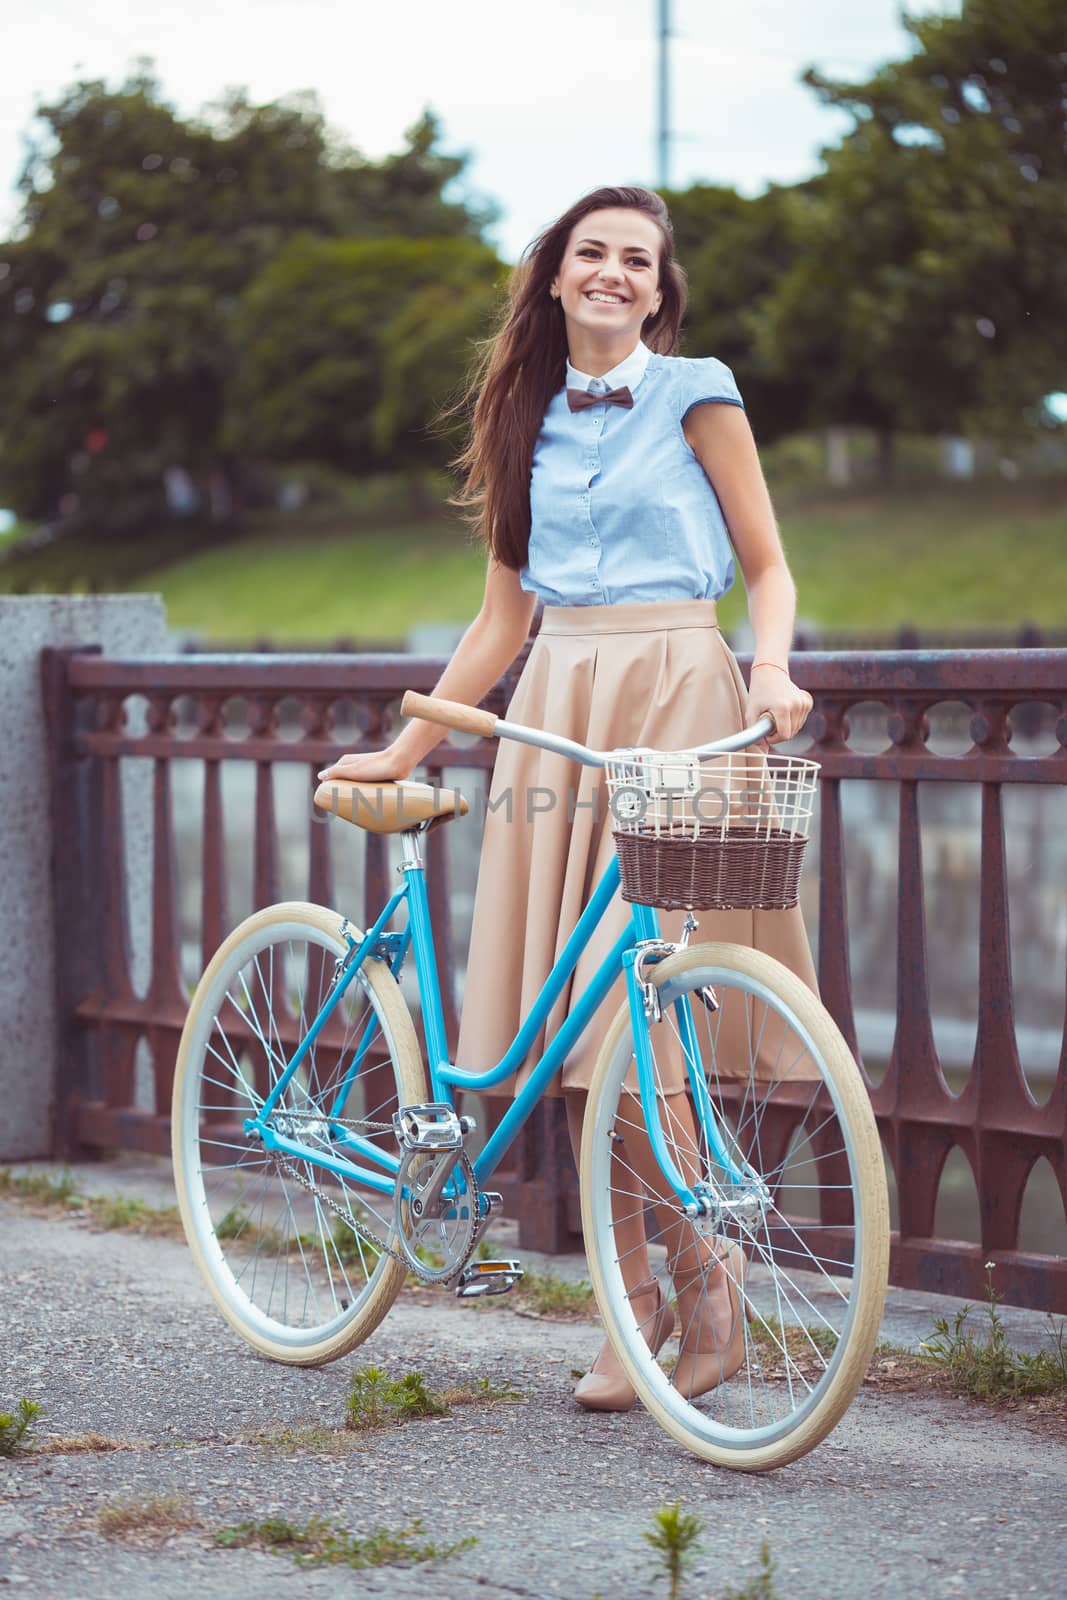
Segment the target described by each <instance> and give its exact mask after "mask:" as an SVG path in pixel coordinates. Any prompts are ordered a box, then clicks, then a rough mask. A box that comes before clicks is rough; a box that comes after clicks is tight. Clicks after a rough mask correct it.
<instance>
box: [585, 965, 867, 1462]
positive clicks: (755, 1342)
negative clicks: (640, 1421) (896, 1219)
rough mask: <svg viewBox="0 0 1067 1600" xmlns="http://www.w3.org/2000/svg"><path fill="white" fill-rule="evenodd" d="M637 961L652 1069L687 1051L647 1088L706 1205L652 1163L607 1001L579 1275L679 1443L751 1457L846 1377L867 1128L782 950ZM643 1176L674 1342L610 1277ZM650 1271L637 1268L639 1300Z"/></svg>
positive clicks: (854, 1361)
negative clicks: (677, 1085) (687, 1077)
mask: <svg viewBox="0 0 1067 1600" xmlns="http://www.w3.org/2000/svg"><path fill="white" fill-rule="evenodd" d="M649 976H650V977H651V979H652V981H653V982H654V984H655V986H656V989H657V992H658V997H659V1002H660V1007H661V1011H662V1015H661V1018H660V1020H658V1021H653V1022H649V1023H648V1024H647V1026H648V1032H649V1042H650V1045H651V1051H652V1058H653V1062H654V1075H655V1078H656V1082H657V1085H658V1086H659V1087H660V1088H662V1086H663V1085H664V1084H666V1083H670V1082H672V1081H674V1082H676V1081H677V1080H676V1079H675V1080H672V1079H671V1078H669V1077H668V1076H667V1062H668V1059H669V1058H671V1057H673V1059H674V1060H675V1061H677V1060H678V1059H679V1058H680V1059H681V1060H682V1061H683V1062H685V1063H689V1062H691V1063H692V1066H693V1068H694V1069H695V1073H696V1075H697V1078H698V1088H697V1090H696V1092H695V1093H694V1092H693V1091H692V1090H690V1092H689V1093H688V1094H687V1095H683V1096H678V1095H671V1096H666V1097H664V1096H662V1095H658V1097H657V1104H658V1108H659V1111H660V1122H661V1127H662V1129H663V1133H664V1137H665V1141H666V1144H667V1148H668V1150H669V1152H670V1154H671V1156H672V1158H673V1159H674V1161H675V1163H676V1165H677V1166H678V1168H679V1171H680V1172H682V1173H683V1175H684V1176H685V1177H686V1178H687V1180H688V1181H689V1182H690V1183H691V1184H692V1183H693V1182H700V1183H702V1184H703V1185H704V1186H705V1190H706V1192H707V1194H708V1195H709V1197H710V1198H711V1202H712V1210H711V1214H710V1215H709V1216H708V1217H705V1218H700V1219H691V1218H689V1217H687V1216H685V1215H684V1214H683V1210H682V1207H681V1205H680V1203H679V1201H678V1198H677V1196H676V1195H675V1194H674V1192H673V1190H671V1189H670V1187H669V1185H668V1184H667V1183H666V1180H665V1179H664V1178H663V1176H662V1173H661V1172H660V1170H659V1168H658V1166H657V1165H656V1164H655V1160H654V1158H653V1157H652V1154H651V1148H650V1145H649V1142H648V1134H647V1130H646V1129H645V1126H644V1115H643V1112H642V1110H641V1105H640V1101H639V1099H637V1098H636V1096H635V1094H634V1093H632V1092H631V1091H632V1090H635V1089H636V1077H635V1075H634V1070H633V1069H634V1041H633V1034H632V1029H631V1021H630V1014H629V1010H628V1008H627V1007H626V1006H624V1007H623V1008H622V1009H621V1010H620V1011H619V1013H618V1015H617V1016H616V1018H615V1021H614V1023H613V1025H612V1027H611V1029H610V1031H609V1033H608V1036H607V1038H606V1040H605V1042H604V1046H603V1048H602V1050H601V1054H600V1057H599V1059H598V1062H597V1066H596V1070H595V1072H594V1074H593V1080H592V1084H591V1087H590V1093H589V1105H588V1110H587V1114H586V1120H585V1130H584V1136H583V1148H582V1164H581V1165H582V1171H581V1195H582V1220H583V1227H584V1230H585V1239H586V1250H587V1253H588V1256H589V1264H590V1273H591V1276H592V1280H593V1286H594V1289H595V1291H596V1295H597V1301H598V1303H599V1305H600V1309H601V1313H602V1315H603V1318H604V1323H605V1327H606V1330H607V1333H608V1337H609V1338H610V1340H611V1342H612V1345H613V1346H614V1348H615V1350H616V1352H617V1354H618V1356H619V1359H620V1360H621V1361H622V1363H623V1366H624V1367H625V1369H626V1371H627V1373H628V1374H629V1377H630V1380H631V1382H632V1383H633V1385H634V1387H635V1389H636V1391H637V1394H638V1396H639V1398H640V1399H641V1400H642V1401H643V1402H644V1404H645V1406H646V1407H647V1408H648V1409H649V1410H650V1411H651V1412H652V1413H653V1415H654V1416H656V1417H657V1419H658V1420H659V1421H660V1423H661V1424H662V1425H663V1426H664V1427H665V1428H666V1429H667V1431H668V1432H669V1433H670V1434H672V1435H673V1437H674V1438H676V1439H677V1440H678V1441H679V1442H680V1443H681V1444H683V1445H685V1446H686V1448H687V1449H689V1450H691V1451H693V1452H694V1453H695V1454H696V1455H698V1456H702V1457H703V1458H705V1459H706V1460H709V1461H714V1462H716V1463H718V1464H719V1465H722V1466H729V1467H735V1468H741V1469H744V1470H747V1471H761V1470H765V1469H768V1468H771V1467H776V1466H781V1465H783V1464H784V1463H785V1462H788V1461H792V1460H794V1459H795V1458H796V1457H797V1456H800V1455H803V1454H804V1453H805V1452H806V1451H808V1450H811V1449H812V1448H813V1447H814V1446H815V1445H816V1444H818V1443H819V1441H820V1440H821V1439H823V1438H825V1436H826V1434H827V1433H829V1431H830V1429H831V1428H833V1427H834V1426H835V1424H836V1423H837V1422H838V1421H839V1419H840V1418H841V1416H842V1415H843V1413H844V1411H845V1410H846V1408H847V1407H848V1405H849V1403H850V1401H851V1400H852V1398H853V1396H854V1394H855V1392H856V1390H857V1389H858V1388H859V1385H860V1384H861V1383H862V1381H863V1377H864V1374H865V1372H866V1369H867V1364H868V1362H869V1360H870V1356H871V1351H872V1350H873V1348H874V1343H875V1340H876V1338H877V1335H878V1328H879V1324H880V1321H881V1314H882V1307H883V1303H884V1298H885V1288H886V1279H887V1273H888V1260H889V1215H888V1201H887V1194H886V1182H885V1168H884V1163H883V1160H882V1153H881V1145H880V1142H879V1138H878V1132H877V1128H876V1126H875V1121H874V1116H873V1113H872V1111H871V1106H870V1101H869V1098H868V1095H867V1092H866V1088H865V1086H864V1083H863V1080H862V1078H861V1076H860V1073H859V1071H858V1069H857V1067H856V1064H855V1062H854V1061H853V1059H852V1055H851V1052H850V1051H849V1049H848V1046H847V1045H846V1043H845V1041H844V1039H843V1038H842V1036H841V1034H840V1032H839V1031H838V1029H837V1027H836V1026H835V1024H834V1022H833V1020H832V1018H831V1017H830V1016H829V1014H828V1013H827V1012H826V1010H825V1009H824V1008H823V1006H822V1005H821V1004H820V1002H819V1000H818V998H817V996H815V995H814V994H813V993H812V992H811V990H810V989H808V988H807V986H806V985H805V984H803V983H801V981H800V980H799V979H798V978H797V977H796V976H795V975H794V974H793V973H792V972H790V971H789V970H788V969H787V968H786V967H784V966H782V965H781V963H779V962H777V961H774V960H772V959H771V958H770V957H769V956H765V955H763V954H761V953H760V952H758V951H753V950H749V949H746V948H745V947H743V946H739V945H730V944H707V945H696V946H694V947H693V948H692V949H689V950H683V951H680V952H679V953H678V954H676V955H674V956H670V957H668V958H667V959H666V960H664V961H662V962H660V963H659V964H658V965H656V966H654V967H652V968H651V969H650V970H649ZM687 1010H688V1013H689V1015H690V1016H691V1018H692V1027H691V1029H689V1028H687V1026H686V1011H687ZM699 1084H704V1085H706V1089H707V1092H706V1094H705V1093H704V1092H703V1091H702V1090H701V1089H700V1087H699ZM650 1191H655V1216H656V1219H657V1224H658V1227H659V1230H660V1236H661V1240H662V1243H663V1245H664V1246H665V1249H666V1263H665V1265H666V1270H667V1272H668V1273H670V1274H671V1275H672V1277H673V1278H674V1286H675V1291H676V1293H677V1295H678V1307H677V1310H678V1316H677V1318H676V1324H677V1333H678V1342H677V1344H675V1343H674V1342H673V1341H671V1342H669V1343H668V1344H667V1345H666V1346H664V1347H663V1348H662V1349H661V1350H660V1352H659V1354H658V1355H653V1354H652V1352H651V1351H650V1350H649V1348H648V1345H647V1344H646V1342H645V1338H644V1336H643V1335H644V1331H645V1330H643V1328H642V1326H641V1324H640V1322H639V1320H638V1318H637V1316H636V1314H635V1310H634V1305H633V1304H632V1303H631V1301H630V1299H629V1297H628V1287H627V1286H628V1285H629V1290H630V1291H632V1290H635V1289H638V1290H639V1289H640V1288H641V1287H642V1285H641V1284H640V1283H638V1282H637V1281H635V1280H636V1278H637V1270H636V1269H635V1264H636V1262H637V1261H638V1260H639V1257H638V1255H637V1253H636V1251H635V1249H634V1245H633V1239H634V1218H635V1214H636V1213H637V1212H639V1211H641V1210H644V1209H645V1207H646V1205H647V1204H648V1203H649V1201H650ZM652 1254H653V1266H654V1267H655V1265H656V1263H655V1254H656V1252H655V1251H653V1252H652ZM649 1287H650V1285H649V1283H648V1281H647V1278H646V1280H645V1282H644V1284H643V1288H644V1290H645V1294H644V1298H643V1302H642V1303H643V1305H645V1306H647V1305H648V1304H649V1303H650V1297H649V1295H648V1293H647V1291H648V1289H649ZM742 1313H743V1314H742Z"/></svg>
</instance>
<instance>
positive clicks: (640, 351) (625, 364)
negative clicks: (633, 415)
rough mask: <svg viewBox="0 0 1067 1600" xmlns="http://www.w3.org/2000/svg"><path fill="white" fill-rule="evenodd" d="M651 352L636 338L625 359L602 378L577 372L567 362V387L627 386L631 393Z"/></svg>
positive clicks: (604, 387) (643, 370) (606, 388)
mask: <svg viewBox="0 0 1067 1600" xmlns="http://www.w3.org/2000/svg"><path fill="white" fill-rule="evenodd" d="M651 354H652V352H651V350H650V349H649V348H648V345H647V344H645V343H644V342H643V341H642V340H640V339H638V341H637V345H636V348H635V349H633V350H631V351H630V354H629V355H628V356H627V357H626V358H625V360H623V361H620V362H619V364H618V366H617V367H612V369H611V371H610V372H605V374H604V376H603V377H602V378H592V377H590V376H589V374H588V373H587V372H579V371H578V368H577V367H572V366H571V364H570V362H569V361H568V362H567V388H568V389H591V388H594V387H595V388H600V387H601V386H603V390H604V391H605V392H606V391H607V390H608V389H622V388H624V387H625V388H627V389H629V390H630V392H631V394H632V393H633V391H634V390H635V389H636V388H637V385H638V384H639V383H640V382H641V379H642V378H643V377H644V375H645V368H646V367H647V366H648V358H649V356H650V355H651Z"/></svg>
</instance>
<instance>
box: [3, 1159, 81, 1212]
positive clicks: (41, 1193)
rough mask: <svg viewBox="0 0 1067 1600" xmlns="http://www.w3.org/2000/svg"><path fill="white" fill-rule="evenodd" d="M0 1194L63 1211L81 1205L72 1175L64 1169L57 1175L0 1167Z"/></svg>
mask: <svg viewBox="0 0 1067 1600" xmlns="http://www.w3.org/2000/svg"><path fill="white" fill-rule="evenodd" d="M0 1194H9V1195H13V1196H14V1197H15V1198H16V1199H18V1200H29V1201H31V1202H32V1203H34V1204H35V1205H45V1206H58V1207H60V1208H61V1209H62V1210H64V1211H65V1210H67V1208H68V1207H69V1206H71V1205H80V1204H81V1201H80V1199H79V1198H78V1191H77V1186H76V1184H75V1182H74V1174H73V1173H72V1172H71V1171H69V1169H67V1168H66V1167H64V1169H63V1171H62V1172H59V1173H51V1172H12V1170H11V1168H10V1167H0Z"/></svg>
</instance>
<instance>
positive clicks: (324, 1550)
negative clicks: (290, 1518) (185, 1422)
mask: <svg viewBox="0 0 1067 1600" xmlns="http://www.w3.org/2000/svg"><path fill="white" fill-rule="evenodd" d="M215 1543H216V1544H217V1545H221V1546H222V1547H223V1548H225V1549H229V1550H232V1549H236V1548H240V1547H241V1546H248V1545H257V1546H258V1547H259V1548H260V1549H261V1550H269V1551H270V1552H271V1554H272V1555H278V1556H289V1557H291V1559H292V1560H293V1561H295V1562H296V1564H297V1566H300V1567H328V1566H329V1567H335V1566H343V1567H396V1566H404V1567H410V1566H415V1565H418V1564H419V1563H421V1562H424V1561H443V1560H444V1558H445V1557H446V1556H451V1555H455V1554H456V1552H457V1551H459V1550H466V1549H469V1548H470V1546H471V1545H472V1544H474V1543H475V1540H474V1538H473V1536H471V1537H469V1538H466V1539H461V1540H460V1541H459V1542H458V1543H457V1544H449V1545H439V1544H432V1543H431V1542H430V1541H429V1540H427V1539H425V1538H424V1537H423V1532H422V1522H421V1520H419V1519H416V1521H414V1522H412V1523H410V1524H409V1525H408V1526H407V1527H406V1528H400V1529H398V1530H392V1529H389V1528H375V1529H374V1531H373V1532H372V1533H369V1534H367V1535H366V1536H365V1537H363V1538H359V1537H358V1536H357V1535H356V1534H354V1533H351V1532H349V1530H348V1529H347V1528H337V1527H334V1526H333V1525H332V1524H331V1523H328V1522H326V1521H325V1520H324V1519H323V1518H322V1517H312V1518H311V1519H310V1521H308V1522H306V1523H305V1524H304V1526H303V1527H296V1526H295V1525H294V1524H293V1523H291V1522H287V1521H285V1519H284V1518H282V1517H271V1518H269V1519H268V1520H267V1521H266V1522H240V1523H238V1524H237V1526H236V1527H234V1528H223V1529H222V1530H221V1531H220V1532H219V1533H217V1534H216V1535H215Z"/></svg>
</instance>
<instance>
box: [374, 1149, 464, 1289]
mask: <svg viewBox="0 0 1067 1600" xmlns="http://www.w3.org/2000/svg"><path fill="white" fill-rule="evenodd" d="M442 1165H444V1166H445V1167H446V1168H447V1169H450V1174H449V1178H448V1183H447V1186H446V1191H445V1194H444V1195H443V1196H442V1198H441V1199H439V1200H438V1201H437V1202H436V1203H433V1204H431V1205H429V1206H428V1207H427V1209H426V1210H425V1211H424V1212H423V1213H422V1214H421V1215H420V1214H418V1208H419V1206H420V1205H422V1204H423V1197H424V1196H425V1195H426V1193H427V1191H428V1190H429V1189H430V1187H431V1185H432V1184H433V1182H434V1179H435V1178H437V1177H438V1176H439V1175H440V1172H441V1168H442ZM457 1176H458V1178H459V1184H458V1185H457V1182H456V1178H457ZM480 1207H481V1202H480V1199H479V1195H478V1180H477V1178H476V1177H475V1176H474V1168H473V1167H472V1166H471V1162H470V1157H469V1156H468V1155H467V1154H466V1152H465V1151H464V1150H409V1151H408V1152H407V1153H406V1155H405V1156H404V1158H403V1160H402V1161H401V1163H400V1170H399V1172H398V1173H397V1179H396V1189H395V1191H394V1199H393V1230H394V1243H395V1244H398V1245H399V1247H400V1251H401V1253H402V1254H403V1256H404V1257H405V1259H406V1260H407V1262H408V1264H409V1265H410V1267H411V1268H412V1271H414V1272H417V1273H418V1275H419V1277H420V1278H424V1279H425V1280H426V1281H427V1282H428V1283H448V1282H449V1280H450V1279H452V1278H455V1277H457V1276H458V1275H459V1273H460V1272H461V1271H462V1270H463V1268H464V1266H465V1265H466V1263H467V1261H468V1259H469V1257H470V1253H471V1251H472V1250H473V1249H474V1245H475V1241H476V1239H477V1237H478V1223H479V1213H480Z"/></svg>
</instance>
